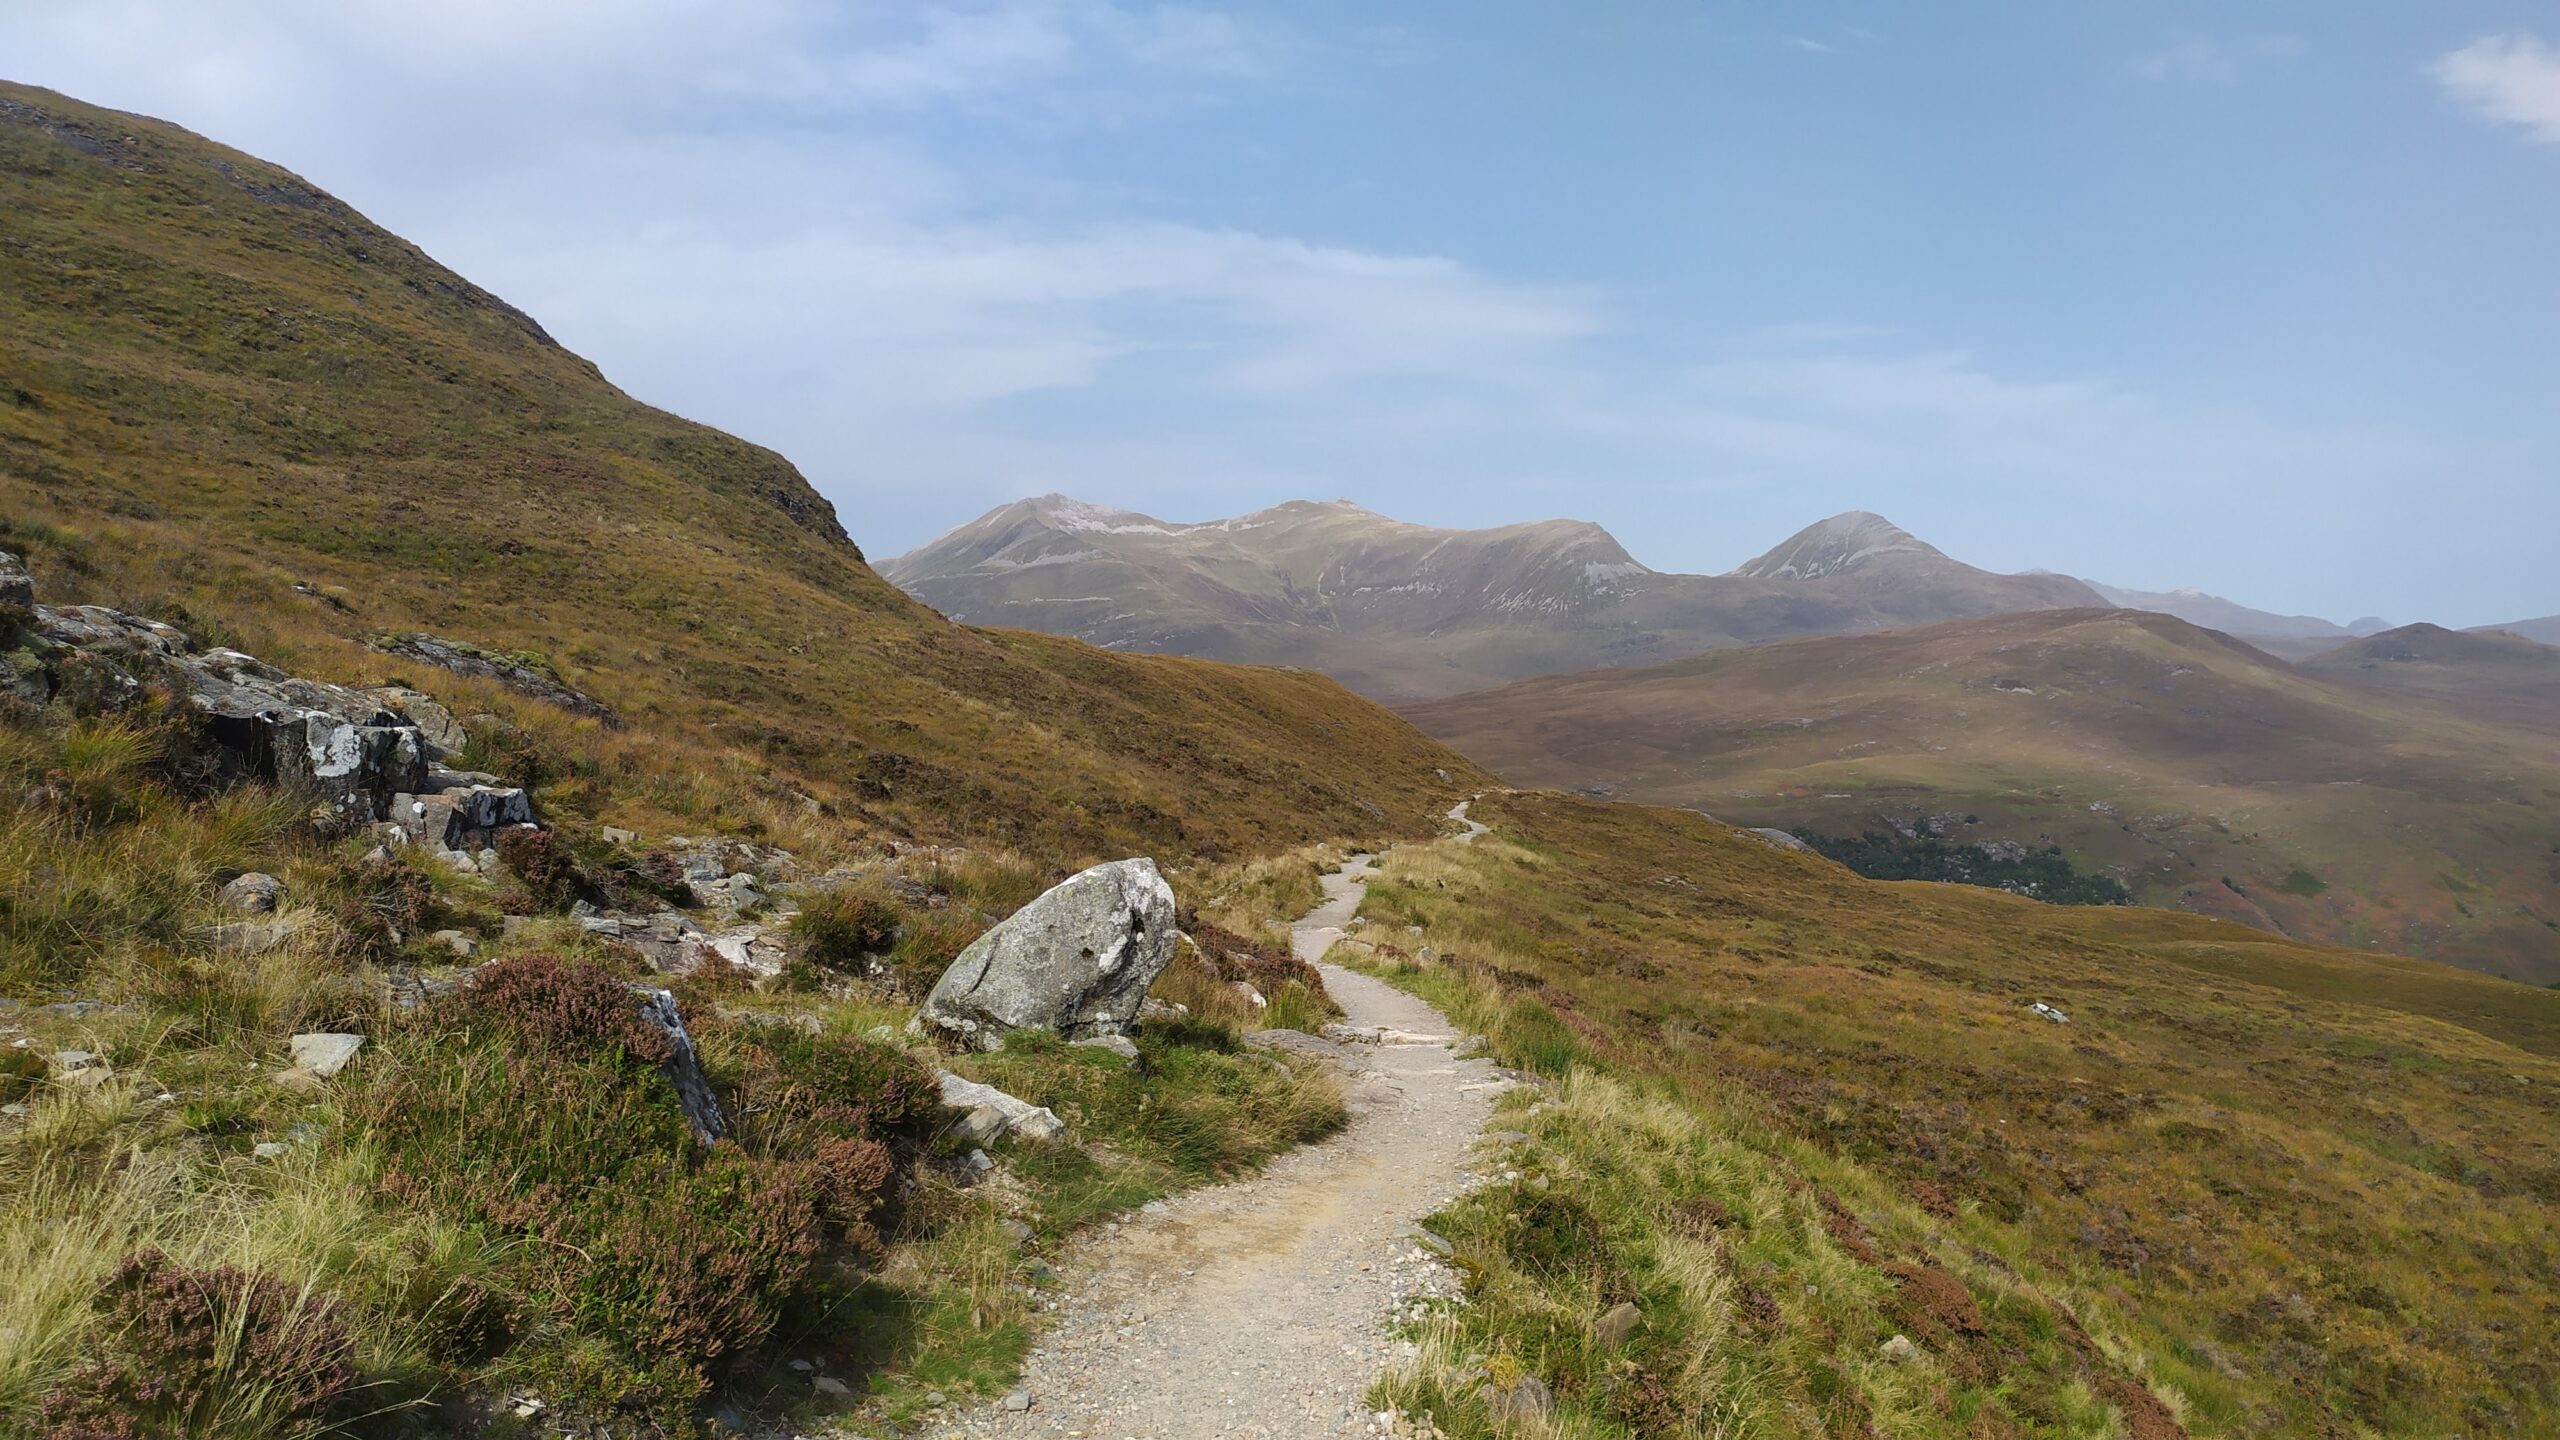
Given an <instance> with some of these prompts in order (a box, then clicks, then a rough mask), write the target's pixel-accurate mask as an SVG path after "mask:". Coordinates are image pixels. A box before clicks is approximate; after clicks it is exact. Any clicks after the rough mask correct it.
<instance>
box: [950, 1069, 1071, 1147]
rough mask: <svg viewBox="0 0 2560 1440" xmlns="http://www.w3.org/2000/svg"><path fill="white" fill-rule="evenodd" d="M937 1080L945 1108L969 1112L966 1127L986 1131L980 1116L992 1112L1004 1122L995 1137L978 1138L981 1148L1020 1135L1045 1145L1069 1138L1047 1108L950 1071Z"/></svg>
mask: <svg viewBox="0 0 2560 1440" xmlns="http://www.w3.org/2000/svg"><path fill="white" fill-rule="evenodd" d="M933 1078H934V1080H935V1081H936V1082H937V1083H939V1084H940V1085H941V1086H942V1103H943V1104H945V1105H948V1106H950V1107H951V1108H952V1109H954V1110H966V1111H968V1112H969V1116H968V1118H967V1119H966V1120H964V1121H963V1122H962V1124H963V1125H964V1127H966V1128H969V1129H971V1130H973V1131H975V1130H977V1129H980V1128H982V1122H979V1121H978V1119H977V1117H978V1115H979V1114H980V1112H992V1113H993V1114H994V1115H996V1116H998V1117H999V1118H1001V1120H1002V1121H1003V1124H1002V1125H1001V1126H1000V1127H998V1128H997V1130H996V1132H995V1134H993V1135H979V1136H977V1139H978V1141H979V1143H981V1144H984V1143H986V1142H987V1141H989V1140H993V1139H995V1138H996V1136H997V1135H1019V1136H1021V1137H1022V1138H1023V1139H1025V1140H1037V1141H1040V1142H1042V1143H1044V1144H1045V1143H1047V1142H1049V1141H1053V1140H1061V1139H1064V1138H1065V1137H1066V1133H1067V1122H1065V1121H1064V1120H1061V1119H1059V1118H1058V1116H1057V1112H1055V1111H1053V1110H1051V1109H1049V1108H1048V1107H1047V1106H1045V1105H1034V1104H1032V1103H1031V1102H1030V1101H1028V1100H1021V1099H1017V1098H1015V1097H1014V1096H1011V1095H1007V1094H1006V1093H1004V1092H1003V1091H1001V1090H999V1089H997V1088H996V1087H994V1086H993V1085H981V1084H979V1083H978V1082H977V1081H975V1080H971V1079H967V1078H965V1077H963V1076H959V1075H954V1074H952V1073H951V1072H950V1071H948V1070H937V1071H935V1072H934V1077H933Z"/></svg>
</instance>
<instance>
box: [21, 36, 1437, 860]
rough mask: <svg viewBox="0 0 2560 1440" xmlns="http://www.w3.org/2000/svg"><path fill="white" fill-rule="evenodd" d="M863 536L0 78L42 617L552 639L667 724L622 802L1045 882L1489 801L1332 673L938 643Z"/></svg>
mask: <svg viewBox="0 0 2560 1440" xmlns="http://www.w3.org/2000/svg"><path fill="white" fill-rule="evenodd" d="M858 518H859V517H856V519H857V520H858ZM838 521H839V517H838V516H837V514H836V512H835V510H834V508H833V507H832V506H831V505H829V504H828V502H827V501H826V500H825V499H824V498H823V497H821V496H820V495H819V494H818V493H817V492H816V491H815V490H813V489H812V488H810V486H809V484H808V482H807V481H806V480H804V479H803V478H802V477H801V475H800V473H799V472H798V471H797V470H795V469H793V468H792V466H791V464H790V463H789V462H788V461H786V460H784V459H783V458H782V457H781V456H778V455H775V454H773V453H772V452H771V451H768V450H764V449H761V448H759V447H757V446H754V445H751V444H748V443H747V442H745V441H742V440H739V439H737V438H735V437H732V436H729V435H724V434H721V433H720V432H718V431H716V430H712V429H709V428H707V427H704V426H701V425H695V424H692V423H690V422H687V421H685V420H682V419H679V418H677V417H676V416H673V415H670V414H667V413H665V412H664V411H660V410H655V409H652V408H650V407H649V406H646V405H643V404H641V403H639V402H637V401H635V400H633V399H631V398H630V397H629V396H627V395H625V394H623V393H622V392H621V391H619V390H617V389H615V388H614V387H613V386H612V385H611V384H610V383H608V382H607V381H606V380H605V379H604V378H603V377H602V376H601V375H600V374H598V373H597V371H596V368H595V366H593V365H592V364H590V363H588V362H587V361H586V360H584V359H581V358H580V357H578V356H576V355H574V354H571V353H570V352H568V351H567V350H565V349H562V348H561V347H560V345H559V344H558V343H557V342H555V341H554V340H553V339H552V338H551V336H550V335H548V334H547V333H545V332H544V330H543V329H542V327H541V326H540V325H539V324H537V323H536V322H535V321H534V320H533V319H532V318H530V317H529V316H527V315H525V314H524V313H523V312H521V311H519V310H517V309H515V308H514V307H512V306H510V305H508V304H506V303H505V302H504V301H502V300H500V299H499V298H498V297H497V296H494V295H492V294H490V293H489V292H488V291H486V290H484V289H482V288H480V287H479V286H477V285H474V284H472V283H471V282H470V281H469V280H467V279H465V278H463V277H462V276H460V275H456V274H454V273H453V272H452V271H450V270H447V269H445V268H444V267H443V266H440V265H438V264H437V263H436V262H435V261H434V260H432V259H431V258H429V257H428V256H427V255H425V254H423V253H422V252H420V251H419V249H418V248H417V247H416V246H414V245H412V244H410V243H409V242H407V241H405V240H403V239H401V238H400V237H398V236H396V235H393V234H390V233H388V232H387V231H384V230H383V229H381V228H380V227H378V226H376V225H374V224H373V223H371V222H370V221H368V220H367V219H365V217H364V216H362V215H360V214H358V213H356V212H355V211H354V210H353V209H351V208H349V207H348V206H347V205H345V204H343V203H341V202H340V201H338V200H337V199H335V198H333V197H331V196H329V195H327V194H325V193H323V192H322V191H320V190H319V189H317V188H316V187H314V186H312V185H311V184H310V183H309V182H307V181H305V180H303V179H301V178H300V177H298V176H295V175H293V174H290V173H288V172H286V171H284V170H281V169H278V168H276V167H275V166H272V165H269V164H267V163H265V162H263V161H261V160H258V159H256V158H254V157H252V156H249V155H245V154H242V153H240V152H238V151H236V150H230V149H226V148H224V147H222V146H220V145H216V144H213V143H211V142H209V141H206V140H204V139H201V138H199V137H197V136H195V135H191V134H189V133H187V132H186V131H183V130H180V129H178V128H177V127H175V126H172V125H168V124H165V123H163V122H160V121H156V120H150V119H145V118H143V117H139V116H133V115H126V114H121V113H118V112H114V111H109V110H103V109H99V108H97V107H94V106H90V105H84V104H81V103H79V102H77V101H74V100H70V99H66V98H65V97H63V96H60V95H56V94H54V93H52V92H50V91H45V90H39V89H34V88H31V87H26V86H18V85H0V549H10V550H17V551H20V552H23V553H24V555H25V557H26V559H27V561H28V563H29V565H30V566H31V568H33V569H34V571H35V572H36V574H37V576H38V577H39V581H40V583H41V584H42V585H43V587H44V590H45V596H46V598H47V599H48V600H52V601H55V602H57V603H61V602H70V601H95V602H102V603H111V604H116V605H120V606H122V607H124V608H127V609H133V610H141V611H147V612H150V613H153V614H156V615H160V616H162V617H163V618H168V619H172V620H177V621H181V622H182V623H183V624H184V627H185V628H187V629H190V630H193V631H196V632H197V633H214V634H218V635H222V636H226V637H228V638H230V639H231V640H232V641H233V642H234V643H237V644H239V645H241V646H242V647H243V648H246V649H250V650H252V651H254V652H255V653H257V654H259V655H260V656H262V657H266V658H270V659H273V660H276V661H278V662H280V663H287V664H291V665H294V666H295V667H296V668H297V672H298V673H304V674H311V675H315V676H317V677H319V678H349V679H354V678H362V677H367V676H379V675H381V674H383V673H385V672H386V671H388V670H390V669H392V668H394V667H395V665H397V666H398V667H399V668H402V669H404V670H405V669H406V668H407V663H406V662H393V661H390V660H389V659H387V657H384V656H381V655H379V654H375V653H373V652H370V651H367V650H365V649H363V648H362V647H361V644H360V642H361V640H362V639H363V638H364V637H366V636H368V635H370V634H372V633H373V632H376V631H382V630H401V631H406V630H421V631H431V632H434V633H437V634H439V635H444V636H450V637H454V638H457V639H460V640H463V641H468V642H472V643H474V644H477V645H481V646H486V647H490V648H493V649H500V650H505V651H511V652H513V651H533V652H539V653H540V654H541V655H542V656H544V657H545V660H546V664H548V665H551V666H554V667H556V668H557V670H558V671H559V672H560V674H561V676H562V677H563V678H564V679H565V680H566V681H567V682H568V683H569V684H571V685H573V686H575V687H577V688H579V689H581V690H585V691H588V692H591V693H593V694H594V695H596V696H597V697H599V698H600V699H601V700H603V701H604V702H605V703H606V704H607V705H609V706H610V707H611V708H612V709H614V710H615V711H618V712H619V713H620V714H621V715H622V716H623V717H624V718H625V719H626V720H628V721H629V722H630V724H631V727H632V730H633V731H634V732H635V733H640V732H645V733H647V734H650V735H651V736H653V737H655V740H654V742H653V744H652V745H651V746H649V747H645V748H640V747H635V748H634V749H633V751H632V752H631V753H630V754H629V755H628V756H626V758H625V760H623V761H618V762H616V764H617V766H618V767H619V768H618V769H617V770H616V772H615V773H616V774H617V775H619V776H621V777H622V782H623V788H625V789H627V790H629V791H631V792H635V793H646V792H649V790H650V786H649V784H648V783H646V782H645V781H643V780H642V779H640V778H639V777H640V776H643V775H646V774H653V773H662V772H663V773H668V774H673V775H677V776H680V777H685V776H693V777H698V776H699V775H701V774H702V773H704V772H705V771H706V769H707V767H709V766H710V765H711V759H710V757H713V756H721V755H729V756H737V757H741V760H740V763H741V764H742V765H744V766H745V767H746V768H745V771H744V773H745V774H747V775H749V776H751V777H753V784H752V786H745V785H742V786H738V787H730V788H728V789H727V790H726V792H725V793H726V797H727V799H728V801H729V802H731V803H738V804H744V803H746V802H748V801H749V800H750V799H752V798H755V796H759V795H761V796H764V797H767V798H773V797H790V796H807V797H810V798H811V800H812V803H824V804H827V805H831V806H836V807H840V808H842V809H844V810H845V811H846V813H847V814H848V815H851V816H856V817H860V816H867V817H869V818H870V819H871V820H872V821H874V822H875V823H877V824H878V825H879V826H880V827H881V828H882V829H884V830H885V831H888V832H890V833H893V834H894V833H898V832H901V831H903V832H907V833H912V834H915V835H917V836H919V837H923V838H941V837H956V838H968V839H974V840H977V841H982V842H991V843H1009V844H1014V845H1018V846H1021V847H1023V848H1025V849H1027V850H1033V851H1036V852H1038V853H1041V854H1044V855H1048V856H1052V857H1055V858H1059V859H1064V858H1071V857H1073V856H1075V855H1078V854H1091V853H1103V854H1108V853H1127V852H1129V851H1131V850H1135V849H1140V848H1154V849H1161V850H1163V851H1165V852H1166V853H1167V854H1169V855H1170V854H1179V853H1182V852H1184V851H1217V850H1223V849H1231V848H1233V847H1236V846H1239V845H1242V844H1244V843H1246V842H1250V843H1252V844H1253V845H1256V846H1267V845H1270V844H1273V843H1281V842H1283V841H1284V840H1285V837H1286V836H1287V835H1289V834H1292V833H1295V834H1298V835H1301V836H1304V837H1307V838H1313V837H1315V836H1319V835H1324V834H1329V833H1340V832H1343V831H1346V830H1366V829H1369V828H1372V827H1376V826H1378V825H1381V824H1387V825H1392V826H1399V827H1402V826H1411V827H1414V828H1426V827H1427V826H1428V825H1429V823H1431V822H1432V821H1433V820H1434V819H1435V818H1436V816H1437V815H1438V813H1439V812H1440V811H1441V810H1443V809H1445V808H1446V807H1447V805H1448V804H1449V802H1450V800H1451V799H1453V798H1455V796H1456V794H1458V793H1462V791H1463V786H1464V785H1465V784H1466V779H1465V777H1464V775H1463V773H1462V772H1463V769H1464V762H1463V761H1461V760H1459V759H1458V758H1457V757H1455V756H1454V755H1452V754H1451V753H1450V752H1449V751H1447V750H1446V749H1444V748H1442V747H1440V746H1439V745H1436V744H1434V743H1432V742H1431V741H1429V740H1427V739H1425V738H1424V737H1422V736H1421V735H1419V734H1418V733H1416V732H1414V731H1413V730H1412V729H1411V728H1410V727H1409V726H1407V725H1406V724H1405V723H1404V722H1402V721H1401V720H1398V719H1397V718H1396V717H1394V716H1393V715H1392V714H1389V713H1387V712H1384V711H1381V710H1379V709H1377V708H1376V707H1373V706H1370V705H1367V704H1365V703H1362V702H1360V701H1358V700H1357V699H1355V698H1354V697H1352V696H1350V695H1348V694H1345V693H1344V692H1343V691H1342V689H1341V688H1340V687H1339V686H1337V685H1335V684H1333V683H1332V682H1330V681H1328V680H1325V679H1322V678H1320V677H1318V676H1315V675H1310V674H1297V675H1290V674H1282V673H1276V672H1271V671H1260V672H1246V671H1239V670H1233V669H1219V668H1217V667H1213V666H1207V665H1202V664H1199V663H1197V662H1192V661H1184V660H1171V659H1160V658H1155V657H1143V656H1116V655H1110V654H1105V653H1103V652H1100V651H1097V650H1094V649H1091V648H1089V647H1086V646H1082V645H1077V644H1073V643H1071V642H1065V641H1059V640H1051V639H1044V638H1038V637H1032V636H1023V635H987V634H983V633H980V632H977V631H973V630H969V629H966V628H964V627H962V626H958V625H954V624H950V623H948V622H947V621H945V620H944V619H942V618H941V617H940V616H937V615H934V614H933V613H932V612H930V611H929V610H927V609H925V608H924V607H923V606H921V605H918V604H916V603H915V602H913V601H911V600H909V599H908V598H907V597H906V596H905V595H903V594H901V593H899V591H898V590H897V589H895V588H894V587H892V586H890V585H889V584H887V583H885V582H883V581H882V580H881V579H880V578H879V577H878V576H877V575H875V574H874V573H873V572H872V570H871V568H870V567H869V566H868V565H866V564H865V563H864V560H863V555H862V552H861V551H860V550H859V549H858V548H857V547H856V546H855V544H854V542H853V541H852V539H851V538H849V537H848V536H847V534H846V532H845V530H844V528H843V527H842V526H841V525H840V524H839V523H838ZM684 745H698V746H701V747H704V748H703V750H702V752H701V753H700V754H689V753H685V752H684V751H683V750H682V748H681V747H682V746H684ZM1444 773H1445V774H1447V775H1449V776H1453V777H1455V778H1453V779H1444V778H1442V775H1443V774H1444ZM606 783H607V782H606V780H605V778H604V777H601V776H599V777H598V778H597V779H596V780H595V781H594V782H593V784H592V785H591V787H590V789H591V790H596V789H601V788H603V787H605V786H606ZM691 783H696V784H699V783H701V782H699V780H698V779H697V780H694V781H692V782H691ZM716 788H717V787H715V789H716ZM662 793H664V794H667V795H673V794H675V793H678V791H677V790H676V789H667V790H665V791H663V792H662ZM587 803H601V802H600V800H599V799H597V798H594V797H591V799H590V801H589V802H587ZM655 803H660V804H669V803H672V801H669V800H660V801H657V802H655ZM785 803H789V804H795V805H796V804H797V803H799V802H798V801H797V800H790V799H786V802H785ZM702 818H703V817H699V816H695V817H690V818H687V817H684V816H674V817H669V822H668V828H673V827H674V826H675V825H677V824H694V823H700V822H701V820H702Z"/></svg>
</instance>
